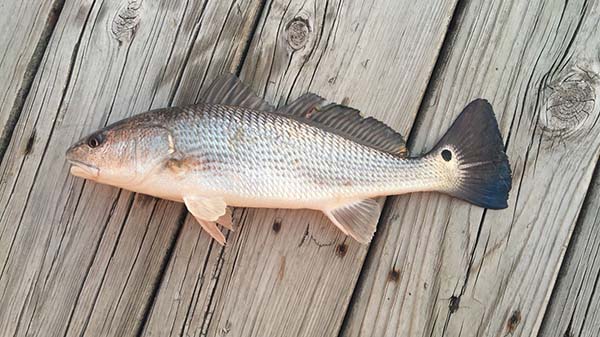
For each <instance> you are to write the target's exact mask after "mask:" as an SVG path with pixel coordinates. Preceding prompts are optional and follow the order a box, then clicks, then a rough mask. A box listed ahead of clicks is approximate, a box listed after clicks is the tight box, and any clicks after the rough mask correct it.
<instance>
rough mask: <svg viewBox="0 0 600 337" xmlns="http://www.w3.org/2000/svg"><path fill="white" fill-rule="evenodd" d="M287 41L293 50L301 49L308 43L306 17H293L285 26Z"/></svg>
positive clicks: (308, 29) (308, 25) (308, 32)
mask: <svg viewBox="0 0 600 337" xmlns="http://www.w3.org/2000/svg"><path fill="white" fill-rule="evenodd" d="M285 30H286V33H287V37H286V39H287V41H288V43H289V45H290V47H292V49H294V50H298V49H302V48H304V46H306V44H307V43H308V38H309V34H310V24H309V22H308V20H307V19H305V18H302V17H295V18H294V19H293V20H292V21H290V22H289V23H288V24H287V27H286V29H285Z"/></svg>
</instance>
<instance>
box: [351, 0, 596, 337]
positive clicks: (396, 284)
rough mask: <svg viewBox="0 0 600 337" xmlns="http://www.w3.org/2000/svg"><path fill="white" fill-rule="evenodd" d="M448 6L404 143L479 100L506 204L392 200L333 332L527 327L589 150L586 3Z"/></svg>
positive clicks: (576, 202) (534, 320)
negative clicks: (343, 320) (508, 174)
mask: <svg viewBox="0 0 600 337" xmlns="http://www.w3.org/2000/svg"><path fill="white" fill-rule="evenodd" d="M461 4H462V6H461V9H460V11H459V12H460V15H458V16H457V20H456V22H455V25H454V27H455V30H453V34H452V37H451V39H450V40H449V41H450V42H449V45H448V46H447V47H446V48H445V51H446V53H445V55H444V58H443V59H442V60H443V62H441V63H440V67H439V72H438V73H436V74H435V76H434V78H433V82H432V88H431V91H430V94H429V95H428V96H427V99H426V100H425V103H424V109H423V111H422V113H421V115H420V123H419V124H420V127H419V128H418V129H417V130H416V134H415V139H414V142H413V144H414V146H413V149H414V150H415V151H416V152H422V151H424V150H426V149H429V148H431V147H432V146H433V145H434V144H435V142H436V141H437V140H438V139H439V138H440V136H441V135H442V134H443V133H444V132H445V131H446V130H447V128H448V127H449V125H450V123H451V122H452V120H453V119H454V118H455V117H456V115H457V114H458V113H459V111H460V110H461V109H462V108H463V107H464V106H465V104H466V103H467V102H469V101H470V100H471V99H473V98H476V97H485V98H487V99H489V100H490V101H491V102H492V104H493V106H494V107H495V110H496V114H497V116H498V117H499V119H500V127H501V130H502V133H503V135H504V139H505V141H506V142H507V151H508V155H509V157H510V160H511V163H512V168H513V190H512V193H511V196H510V200H509V204H510V206H509V208H508V209H506V210H502V211H491V210H490V211H483V210H482V209H480V208H477V207H474V206H469V205H467V204H466V203H464V202H462V201H458V200H453V199H450V198H449V197H445V196H441V195H438V194H414V195H409V196H403V197H397V198H393V199H392V200H391V202H390V204H389V207H388V209H387V212H386V214H385V216H384V217H383V221H382V222H381V223H380V227H379V231H378V237H377V239H376V241H375V244H374V245H373V247H372V251H371V252H370V254H369V258H368V260H367V263H366V265H365V269H364V270H363V278H362V279H361V281H362V282H361V283H360V287H358V291H357V293H355V295H354V299H355V303H354V305H353V307H352V311H351V312H350V314H349V315H348V317H347V322H348V324H347V325H346V326H345V328H344V330H343V333H342V335H343V336H348V337H349V336H459V335H460V336H508V335H510V336H535V335H536V333H537V331H538V329H539V326H540V322H541V319H542V317H543V314H544V310H545V307H546V304H547V301H548V298H549V296H550V293H551V290H552V287H553V283H554V280H555V278H556V275H557V271H558V269H559V266H560V263H561V259H562V256H563V253H564V251H565V248H566V245H567V243H568V240H569V236H570V233H571V230H572V228H573V226H574V224H575V222H576V219H577V217H578V214H579V211H580V209H581V206H582V203H583V199H584V196H585V192H586V190H587V189H588V186H589V183H590V179H591V176H592V172H593V169H594V166H595V164H596V161H597V158H598V154H599V150H600V137H598V136H597V135H598V132H599V131H600V129H599V127H600V125H599V123H597V121H598V116H599V110H600V107H599V104H600V102H598V101H597V100H596V99H595V98H596V96H597V93H598V92H599V89H600V88H599V83H600V82H599V81H598V79H599V78H600V77H599V71H600V67H599V63H598V58H597V55H598V48H599V42H600V41H599V40H598V39H597V30H596V27H597V22H598V19H599V15H600V11H599V5H600V4H599V3H598V2H595V3H592V2H587V1H585V0H582V1H569V2H564V1H527V2H524V1H500V2H489V1H486V2H479V1H465V2H463V3H461ZM463 6H464V7H463Z"/></svg>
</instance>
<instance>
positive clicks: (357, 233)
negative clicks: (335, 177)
mask: <svg viewBox="0 0 600 337" xmlns="http://www.w3.org/2000/svg"><path fill="white" fill-rule="evenodd" d="M379 212H380V206H379V204H378V203H377V201H375V200H374V199H364V200H358V201H355V202H352V203H348V204H345V205H342V206H339V207H337V208H332V209H328V210H324V213H325V214H326V215H327V216H328V217H329V219H330V220H331V222H333V223H334V224H335V225H336V226H337V227H338V228H339V229H340V230H341V231H342V232H344V234H346V235H350V236H351V237H353V238H354V239H355V240H356V241H358V242H360V243H363V244H367V243H369V242H371V239H372V238H373V235H374V234H375V231H376V230H377V222H378V220H379Z"/></svg>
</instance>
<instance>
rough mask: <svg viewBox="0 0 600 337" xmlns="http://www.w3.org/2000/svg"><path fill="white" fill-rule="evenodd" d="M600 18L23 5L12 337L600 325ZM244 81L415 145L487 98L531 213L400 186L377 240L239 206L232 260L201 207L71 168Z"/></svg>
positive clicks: (179, 0)
mask: <svg viewBox="0 0 600 337" xmlns="http://www.w3.org/2000/svg"><path fill="white" fill-rule="evenodd" d="M599 21H600V1H589V0H570V1H564V0H561V1H557V0H528V1H515V0H507V1H485V0H428V1H409V0H366V1H358V0H347V1H341V0H325V1H318V0H308V1H306V0H287V1H282V0H198V1H190V0H35V1H20V0H4V1H3V2H1V3H0V47H1V48H0V53H1V54H2V55H1V56H0V159H1V164H0V337H13V336H14V337H17V336H19V337H20V336H22V337H25V336H61V337H62V336H64V337H76V336H77V337H81V336H85V337H95V336H114V337H130V336H131V337H140V336H143V337H150V336H152V337H163V336H165V337H166V336H185V337H187V336H211V337H212V336H235V337H238V336H257V337H265V336H286V337H289V336H311V337H312V336H341V337H368V336H374V337H391V336H410V337H412V336H419V337H420V336H543V337H545V336H556V337H563V336H565V337H571V336H590V337H596V336H598V335H600V324H599V322H600V289H599V288H600V283H599V282H598V280H599V279H600V262H599V261H600V230H598V228H600V227H599V226H600V178H599V177H598V175H599V174H600V170H599V171H598V172H595V168H596V164H597V161H598V158H599V155H600V123H598V117H599V116H600V101H598V102H597V101H596V97H597V96H598V95H600V34H599V33H598V22H599ZM223 72H234V73H237V74H238V75H240V77H241V78H242V79H243V80H244V81H245V82H247V83H249V84H250V85H251V86H252V87H253V89H254V90H256V92H257V93H259V94H260V95H262V96H264V97H265V98H266V99H267V100H268V101H269V102H272V103H274V104H278V105H281V104H285V102H287V101H289V100H291V99H294V98H296V97H298V96H299V95H301V94H303V93H305V92H307V91H312V92H315V93H318V94H320V95H322V96H324V97H326V98H327V99H329V100H332V101H337V102H342V103H344V104H347V105H350V106H353V107H356V108H358V109H360V110H361V111H362V112H363V113H365V114H366V115H372V116H375V117H377V118H379V119H380V120H382V121H385V122H386V123H388V124H389V125H390V126H392V127H394V128H395V129H397V130H399V131H400V132H401V133H403V134H405V135H406V136H407V137H408V139H409V145H410V149H411V151H412V153H414V154H419V153H422V152H424V151H426V150H427V149H429V148H431V146H433V145H434V144H435V142H436V141H437V140H438V139H439V138H440V136H441V135H442V134H443V133H444V132H445V131H446V130H447V128H448V127H449V125H450V123H451V122H452V121H453V119H454V118H455V117H456V116H457V114H458V113H459V112H460V110H461V109H462V107H463V106H464V105H465V104H466V103H467V102H469V101H470V100H472V99H474V98H477V97H483V98H486V99H488V100H489V101H490V102H491V103H492V104H493V106H494V108H495V111H496V114H497V117H498V120H499V125H500V129H501V132H502V134H503V138H504V140H505V142H506V148H507V153H508V155H509V158H510V160H511V164H512V169H513V189H512V192H511V195H510V200H509V208H508V209H505V210H501V211H493V210H484V209H481V208H478V207H474V206H470V205H468V204H466V203H465V202H462V201H459V200H456V199H451V198H449V197H446V196H443V195H440V194H429V193H427V194H426V193H416V194H411V195H405V196H397V197H389V198H387V200H385V207H384V210H383V212H382V215H381V219H380V223H379V225H378V230H377V233H376V236H375V239H374V241H373V242H372V243H371V245H370V246H364V245H359V244H357V243H356V242H354V241H353V240H351V239H350V238H347V237H345V236H344V235H343V234H341V233H340V232H339V231H338V230H337V229H335V228H334V226H333V225H331V224H330V223H329V221H328V220H327V219H326V218H325V217H324V216H323V215H321V214H320V213H318V212H313V211H287V210H266V209H260V210H259V209H236V210H235V212H234V223H235V224H236V225H237V230H236V231H235V232H228V233H227V234H226V235H227V239H228V245H227V246H226V247H225V248H223V247H221V246H219V245H218V244H216V242H214V241H213V240H211V239H210V238H209V237H208V235H206V234H205V233H203V232H202V231H201V229H200V227H199V226H198V225H197V224H196V223H195V221H194V220H193V218H192V217H191V216H189V215H188V214H187V212H186V211H185V209H184V207H183V206H182V205H181V204H177V203H174V202H167V201H164V200H158V199H155V198H152V197H148V196H145V195H137V194H133V193H131V192H128V191H125V190H119V189H116V188H112V187H108V186H103V185H98V184H94V183H92V182H88V181H84V180H82V179H78V178H74V177H72V176H70V175H69V170H68V164H67V163H66V161H65V158H64V153H65V150H66V148H67V147H68V146H69V145H70V144H71V143H73V142H74V141H75V140H76V139H78V138H80V137H81V136H82V135H84V134H86V133H89V132H90V131H92V130H94V129H97V128H100V127H102V126H104V125H106V124H107V123H110V122H113V121H117V120H119V119H122V118H124V117H127V116H130V115H133V114H136V113H139V112H142V111H145V110H148V109H151V108H158V107H166V106H171V105H183V104H190V103H194V102H198V101H201V100H202V97H201V96H199V95H200V94H199V93H200V92H201V90H202V89H203V88H205V87H206V86H207V84H208V83H210V81H211V80H212V79H214V78H215V77H216V76H217V75H219V74H221V73H223ZM382 202H383V200H382Z"/></svg>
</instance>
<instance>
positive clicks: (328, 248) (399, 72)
mask: <svg viewBox="0 0 600 337" xmlns="http://www.w3.org/2000/svg"><path fill="white" fill-rule="evenodd" d="M265 8H266V10H265V11H264V13H263V14H262V16H261V21H260V22H259V24H258V27H257V30H256V33H255V36H254V38H253V41H252V44H251V46H250V51H249V55H248V57H247V59H246V62H245V64H244V67H243V68H242V75H243V76H242V77H243V78H244V79H245V80H246V81H247V82H249V83H251V84H252V86H253V87H254V89H255V90H256V91H257V92H259V93H261V94H262V95H265V96H266V97H267V99H268V100H269V101H271V102H275V103H277V104H282V103H285V102H286V101H289V100H290V99H293V98H295V97H297V96H299V95H300V94H303V93H304V92H306V91H314V92H317V93H319V94H321V95H323V96H325V97H326V98H328V99H330V100H336V101H338V102H343V103H345V104H349V105H351V106H354V107H357V108H360V109H361V110H362V111H363V112H364V113H366V114H369V115H375V116H377V117H378V118H380V119H382V120H384V121H386V122H388V123H389V124H391V125H393V126H394V127H396V128H398V129H399V130H402V131H403V132H405V133H406V132H407V131H408V130H409V129H410V127H411V125H412V122H413V120H414V117H415V114H416V111H417V108H418V105H419V102H420V100H421V97H422V94H423V91H424V88H425V86H426V84H427V82H428V79H429V75H430V73H431V71H432V68H433V66H434V63H435V60H436V57H437V53H438V50H439V47H440V45H441V43H442V41H443V37H444V35H445V31H446V27H447V24H448V22H449V20H450V17H451V15H452V13H453V9H454V3H453V2H451V1H429V2H425V3H415V2H413V1H404V0H403V1H397V0H394V1H391V0H376V1H368V2H366V3H363V2H358V1H349V2H341V1H340V2H338V1H328V2H322V1H296V0H293V1H279V0H277V1H268V2H267V3H266V5H265ZM375 37H376V38H375ZM235 218H236V221H235V223H237V224H241V225H240V228H239V229H238V230H237V231H236V232H234V233H233V234H230V235H229V237H228V246H227V247H226V248H225V250H221V249H219V248H218V247H215V245H214V244H212V245H211V246H210V247H208V248H207V247H206V246H205V245H206V242H207V241H206V238H205V235H204V234H202V233H200V232H199V231H198V229H197V228H196V227H195V226H193V225H191V224H189V225H188V224H187V223H186V226H185V227H184V229H183V231H182V234H181V236H180V239H179V241H178V243H177V246H176V248H175V254H174V255H173V256H172V259H171V261H170V262H169V266H168V268H167V272H166V277H165V279H164V282H163V283H162V284H161V287H160V290H159V292H158V296H157V300H156V302H155V304H154V307H153V308H152V311H151V314H150V317H149V320H148V324H147V326H146V329H145V331H144V335H145V336H180V335H184V336H187V335H190V336H199V335H205V334H206V335H208V336H215V335H225V334H228V335H231V336H283V335H285V336H333V335H336V334H337V331H338V330H339V327H340V325H341V322H342V319H343V317H344V312H345V310H346V307H347V305H348V302H349V299H350V295H351V293H352V289H353V287H354V285H355V282H356V278H357V276H358V272H359V270H360V268H361V266H362V263H363V260H364V257H365V254H366V251H367V246H361V245H359V244H357V243H356V242H354V241H352V240H351V239H349V238H346V237H344V236H343V235H342V234H341V233H340V232H339V231H338V230H337V229H335V228H334V226H333V225H332V224H331V223H330V222H329V221H328V220H326V219H325V218H324V217H323V215H321V214H320V213H318V212H313V211H285V210H237V211H236V212H235Z"/></svg>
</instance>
